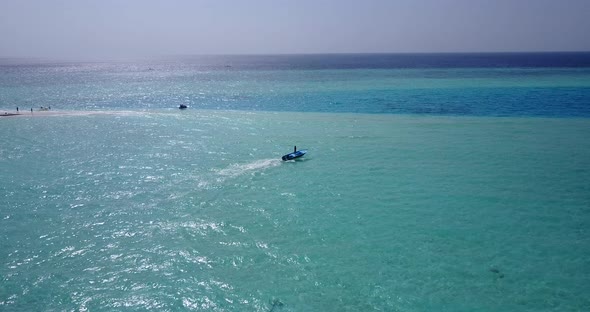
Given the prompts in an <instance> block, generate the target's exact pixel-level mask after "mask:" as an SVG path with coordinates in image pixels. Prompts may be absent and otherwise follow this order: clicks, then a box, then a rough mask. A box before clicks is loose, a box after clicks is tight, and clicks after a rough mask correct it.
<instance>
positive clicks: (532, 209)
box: [0, 53, 590, 312]
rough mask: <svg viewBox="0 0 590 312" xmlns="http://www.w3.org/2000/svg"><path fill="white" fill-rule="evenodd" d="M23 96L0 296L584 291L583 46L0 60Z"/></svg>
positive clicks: (516, 299) (254, 297)
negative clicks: (301, 152)
mask: <svg viewBox="0 0 590 312" xmlns="http://www.w3.org/2000/svg"><path fill="white" fill-rule="evenodd" d="M180 104H185V105H188V106H189V108H188V109H186V110H178V109H177V107H178V106H179V105H180ZM17 106H18V107H19V109H20V111H21V112H22V113H23V114H22V115H21V116H6V117H5V116H3V117H0V134H1V135H2V143H1V144H0V311H145V310H153V311H183V310H186V311H191V310H195V311H273V312H287V311H589V310H590V297H589V296H588V293H590V256H589V255H590V54H588V53H552V54H542V53H537V54H465V55H462V54H442V55H439V54H426V55H423V54H418V55H413V54H407V55H405V54H404V55H307V56H226V57H213V56H210V57H184V58H164V59H158V60H135V61H117V62H90V63H89V62H50V61H42V60H36V61H31V60H8V59H4V60H0V112H4V111H6V112H16V107H17ZM41 106H43V107H49V106H51V111H49V112H40V111H39V107H41ZM30 108H33V109H34V111H33V113H31V112H30ZM294 145H297V148H298V149H307V150H308V153H307V154H306V155H305V156H304V157H302V158H299V159H297V160H294V161H286V162H284V161H281V156H282V155H284V154H287V153H289V152H292V151H293V146H294Z"/></svg>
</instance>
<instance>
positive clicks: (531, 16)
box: [0, 0, 590, 58]
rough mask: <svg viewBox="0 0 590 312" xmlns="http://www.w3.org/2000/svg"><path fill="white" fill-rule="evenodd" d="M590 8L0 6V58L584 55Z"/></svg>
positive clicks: (189, 3)
mask: <svg viewBox="0 0 590 312" xmlns="http://www.w3.org/2000/svg"><path fill="white" fill-rule="evenodd" d="M588 12H590V0H364V1H363V0H358V1H349V0H342V1H336V0H333V1H331V0H292V1H286V0H250V1H246V0H243V1H238V0H235V1H229V0H216V1H215V0H211V1H205V0H168V1H165V0H161V1H156V0H96V1H91V0H87V1H86V0H0V57H50V58H97V57H98V58H100V57H134V56H158V55H175V54H261V53H262V54H274V53H348V52H478V51H488V52H498V51H590V39H589V38H590V15H589V14H588Z"/></svg>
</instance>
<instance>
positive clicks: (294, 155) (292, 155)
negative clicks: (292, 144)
mask: <svg viewBox="0 0 590 312" xmlns="http://www.w3.org/2000/svg"><path fill="white" fill-rule="evenodd" d="M305 153H307V150H299V151H296V152H293V153H289V154H287V155H283V157H281V159H282V160H291V159H295V158H299V157H301V156H303V155H305Z"/></svg>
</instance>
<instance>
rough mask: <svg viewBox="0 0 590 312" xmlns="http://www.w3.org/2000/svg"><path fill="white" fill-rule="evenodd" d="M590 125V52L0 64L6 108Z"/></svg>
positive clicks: (1, 100)
mask: <svg viewBox="0 0 590 312" xmlns="http://www.w3.org/2000/svg"><path fill="white" fill-rule="evenodd" d="M180 104H186V105H189V106H191V107H192V108H199V109H222V110H227V109H231V110H248V111H252V110H253V111H299V112H345V113H373V114H418V115H450V116H455V115H458V116H513V117H521V116H543V117H590V53H587V52H579V53H574V52H571V53H471V54H460V53H457V54H334V55H250V56H184V57H182V56H180V57H162V58H158V59H141V60H119V61H108V62H107V61H102V62H74V61H69V62H57V61H47V60H15V59H3V60H0V109H4V110H14V109H15V107H16V106H19V107H21V108H24V109H25V110H26V109H30V108H31V107H40V106H45V107H47V106H52V107H54V108H56V109H62V110H121V109H125V110H127V109H132V110H150V109H173V108H175V107H178V105H180Z"/></svg>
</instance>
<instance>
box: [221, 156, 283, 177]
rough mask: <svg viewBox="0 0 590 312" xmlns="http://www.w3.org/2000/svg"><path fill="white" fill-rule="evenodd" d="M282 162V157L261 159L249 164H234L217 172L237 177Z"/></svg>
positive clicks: (225, 175)
mask: <svg viewBox="0 0 590 312" xmlns="http://www.w3.org/2000/svg"><path fill="white" fill-rule="evenodd" d="M280 164H281V160H280V159H275V158H270V159H260V160H256V161H253V162H251V163H247V164H233V165H231V166H229V167H227V168H225V169H221V170H219V171H218V172H217V173H218V174H219V175H221V176H224V177H232V178H233V177H237V176H240V175H243V174H245V173H251V172H257V171H261V170H265V169H268V168H272V167H276V166H278V165H280Z"/></svg>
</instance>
